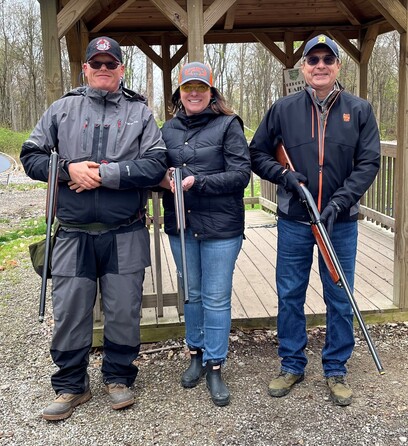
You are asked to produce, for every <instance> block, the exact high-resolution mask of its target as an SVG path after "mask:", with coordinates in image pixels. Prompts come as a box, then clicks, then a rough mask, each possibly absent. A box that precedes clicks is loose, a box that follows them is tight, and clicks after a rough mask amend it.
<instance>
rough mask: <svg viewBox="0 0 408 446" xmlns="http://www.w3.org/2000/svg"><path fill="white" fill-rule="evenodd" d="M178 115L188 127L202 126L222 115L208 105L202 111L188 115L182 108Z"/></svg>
mask: <svg viewBox="0 0 408 446" xmlns="http://www.w3.org/2000/svg"><path fill="white" fill-rule="evenodd" d="M176 116H177V118H178V119H180V121H181V122H182V123H183V124H184V125H185V126H186V127H200V126H203V125H206V124H207V123H208V122H210V121H211V120H213V119H215V118H216V117H217V116H220V115H219V114H217V113H215V112H213V111H212V110H211V108H209V107H207V108H206V109H205V110H203V111H202V112H201V113H197V114H194V115H190V116H187V115H186V114H185V112H184V111H182V110H180V111H178V112H177V115H176Z"/></svg>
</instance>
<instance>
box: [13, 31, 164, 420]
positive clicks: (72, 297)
mask: <svg viewBox="0 0 408 446" xmlns="http://www.w3.org/2000/svg"><path fill="white" fill-rule="evenodd" d="M85 60H86V62H85V63H84V65H83V71H84V75H85V77H86V79H87V81H88V86H87V87H81V88H78V89H76V90H73V91H71V92H70V93H68V94H67V95H65V96H64V97H63V98H61V99H59V100H57V101H56V102H54V103H53V104H52V105H51V106H50V107H49V108H48V110H46V112H45V113H44V115H43V116H42V117H41V119H40V121H39V122H38V124H37V125H36V127H35V129H34V130H33V132H32V133H31V135H30V137H29V138H28V140H27V141H25V142H24V144H23V147H22V151H21V157H20V158H21V162H22V163H23V166H24V169H25V171H26V173H27V174H28V175H29V176H30V177H31V178H33V179H36V180H41V181H47V178H48V167H49V157H50V153H51V150H52V149H53V148H56V149H57V151H58V153H59V157H60V169H59V191H58V201H57V218H58V220H59V221H60V223H61V229H60V231H59V233H58V236H57V240H56V244H55V247H54V250H53V254H52V297H53V313H54V322H55V325H54V332H53V337H52V344H51V355H52V358H53V361H54V362H55V364H56V365H57V366H58V371H57V372H56V373H54V375H53V376H52V379H51V382H52V386H53V388H54V390H55V392H56V394H57V397H56V399H55V400H54V401H53V402H52V403H51V404H50V405H49V406H47V407H46V408H45V409H44V411H43V418H45V419H46V420H61V419H64V418H67V417H69V416H70V415H71V414H72V411H73V408H74V407H75V406H77V405H79V404H82V403H84V402H86V401H88V400H89V399H90V398H91V392H90V388H89V378H88V374H87V366H88V355H89V350H90V348H91V345H92V327H93V307H94V304H95V297H96V292H97V285H98V282H99V286H100V291H101V295H102V308H103V313H104V345H103V349H104V357H103V363H102V375H103V381H104V383H105V385H106V391H107V393H108V394H109V396H110V399H111V403H112V408H113V409H121V408H124V407H127V406H130V405H131V404H133V403H134V395H133V393H132V392H131V390H130V389H129V387H130V386H131V385H132V384H133V382H134V380H135V378H136V375H137V372H138V369H137V367H136V366H135V365H134V364H133V361H134V360H135V359H136V358H137V356H138V353H139V348H140V306H141V299H142V284H143V279H144V271H145V268H146V267H147V266H149V265H150V246H149V240H150V239H149V234H148V231H147V228H146V227H145V206H146V201H147V188H149V187H152V186H155V185H157V184H158V183H159V182H160V180H161V179H162V178H163V176H164V174H165V172H166V167H167V166H166V147H165V144H164V142H163V140H162V138H161V133H160V130H159V129H158V127H157V125H156V123H155V121H154V119H153V116H152V113H151V112H150V110H149V109H148V108H147V107H146V105H145V104H144V99H143V98H142V97H141V96H139V95H137V94H136V93H134V92H132V91H130V90H126V89H124V88H122V87H121V83H122V82H121V80H122V77H123V74H124V70H125V68H124V65H123V59H122V52H121V49H120V46H119V44H118V43H117V42H116V41H115V40H113V39H111V38H109V37H99V38H96V39H94V40H92V41H91V42H90V44H89V45H88V48H87V51H86V57H85Z"/></svg>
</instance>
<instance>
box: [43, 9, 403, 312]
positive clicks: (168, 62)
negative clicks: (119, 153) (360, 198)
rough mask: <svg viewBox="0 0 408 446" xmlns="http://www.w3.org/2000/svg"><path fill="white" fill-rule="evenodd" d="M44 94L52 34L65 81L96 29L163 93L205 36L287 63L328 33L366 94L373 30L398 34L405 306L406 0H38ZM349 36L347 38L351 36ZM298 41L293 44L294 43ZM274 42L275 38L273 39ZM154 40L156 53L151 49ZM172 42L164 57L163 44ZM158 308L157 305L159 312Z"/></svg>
mask: <svg viewBox="0 0 408 446" xmlns="http://www.w3.org/2000/svg"><path fill="white" fill-rule="evenodd" d="M39 3H40V7H41V19H42V33H43V43H44V59H45V73H46V82H47V94H48V97H47V100H48V102H49V103H51V102H52V101H54V100H55V99H57V98H58V97H60V96H61V94H62V93H63V91H62V72H61V57H60V54H61V53H60V39H61V38H63V37H65V38H66V42H67V47H68V53H69V59H70V66H71V79H72V85H74V86H75V85H76V84H77V80H78V79H79V74H80V72H81V70H82V63H83V55H84V54H85V49H86V46H87V44H88V42H89V41H90V40H91V39H93V38H95V37H97V36H102V35H107V36H111V37H113V38H115V39H116V40H117V41H118V42H120V44H121V45H125V46H132V45H136V46H137V47H138V48H139V49H140V50H141V51H143V52H144V53H145V54H146V55H147V56H148V57H149V58H150V59H151V60H152V61H153V62H154V63H155V64H156V65H157V66H158V67H160V69H161V70H162V73H163V86H164V97H165V98H166V99H167V101H169V99H170V97H171V71H172V69H173V68H174V67H175V66H176V65H177V64H178V62H180V60H181V59H182V57H184V56H185V55H186V54H188V57H189V59H190V60H203V59H204V45H205V44H207V43H242V42H260V43H262V44H263V45H264V46H265V47H266V48H267V49H268V50H269V51H270V52H271V55H273V56H274V57H276V58H277V59H278V60H279V61H280V63H281V64H282V68H292V67H294V65H295V64H296V62H298V60H299V59H300V57H301V54H302V51H303V48H304V42H305V41H306V40H308V39H310V38H311V37H313V36H314V35H316V34H318V33H325V34H327V35H330V36H331V37H332V38H333V39H334V40H335V41H336V42H337V43H338V44H339V46H340V47H341V48H342V49H343V50H344V51H345V52H346V53H347V54H348V55H349V56H350V57H351V58H352V59H353V60H354V61H355V62H356V63H357V64H358V72H359V81H358V82H359V83H358V91H359V95H360V96H361V97H366V96H367V78H368V62H369V59H370V56H371V53H372V50H373V47H374V44H375V42H376V38H377V36H378V35H380V34H382V33H385V32H389V31H392V30H396V31H398V33H399V35H400V68H399V99H400V100H399V104H398V107H399V109H398V110H399V111H398V143H397V149H396V150H397V151H396V156H395V158H396V163H395V183H394V184H395V225H394V237H393V245H394V246H393V247H394V249H393V256H394V258H393V291H392V293H393V305H394V306H395V307H396V308H398V309H400V310H405V311H406V310H407V309H408V287H407V282H408V281H407V279H408V182H407V181H404V180H405V178H407V177H408V103H407V101H408V94H407V93H408V79H407V52H408V37H407V27H408V9H407V3H408V1H407V0H294V1H291V0H112V1H109V0H39ZM351 40H353V41H354V42H357V44H356V45H355V44H354V43H352V42H351ZM299 41H300V42H303V44H302V45H301V46H300V47H298V48H296V49H295V45H294V43H295V42H299ZM278 43H283V48H284V49H283V50H282V49H281V48H282V45H280V46H279V45H278ZM152 45H157V46H160V48H161V54H160V55H159V54H157V53H156V52H155V51H153V49H152V48H151V46H152ZM171 45H179V46H180V48H179V49H178V51H177V52H176V53H175V54H174V55H173V56H171V51H170V46H171ZM159 313H160V311H159Z"/></svg>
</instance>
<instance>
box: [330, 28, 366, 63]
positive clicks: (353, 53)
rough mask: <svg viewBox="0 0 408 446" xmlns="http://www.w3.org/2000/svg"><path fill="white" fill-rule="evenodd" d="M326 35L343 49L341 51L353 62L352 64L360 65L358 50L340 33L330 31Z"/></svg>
mask: <svg viewBox="0 0 408 446" xmlns="http://www.w3.org/2000/svg"><path fill="white" fill-rule="evenodd" d="M327 34H328V35H329V36H330V37H331V38H332V39H334V40H335V41H336V42H337V43H338V44H339V45H340V46H341V47H342V48H343V50H344V51H345V52H346V53H347V54H348V55H349V56H350V57H351V58H352V59H353V60H354V62H356V63H360V58H361V53H360V50H359V49H358V48H357V47H355V46H354V45H353V44H352V43H351V42H350V40H349V39H347V37H345V35H344V34H343V33H342V32H341V31H335V30H330V31H328V32H327Z"/></svg>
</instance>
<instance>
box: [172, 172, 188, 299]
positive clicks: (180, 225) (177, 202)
mask: <svg viewBox="0 0 408 446" xmlns="http://www.w3.org/2000/svg"><path fill="white" fill-rule="evenodd" d="M173 181H174V206H175V208H176V220H177V230H178V231H179V233H180V248H181V275H182V277H181V279H182V283H181V288H182V290H183V293H184V303H185V304H187V303H188V300H189V298H188V278H187V259H186V241H185V234H184V231H185V228H186V216H185V213H184V195H183V184H182V183H183V176H182V172H181V169H180V168H178V167H177V168H176V169H174V171H173Z"/></svg>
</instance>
